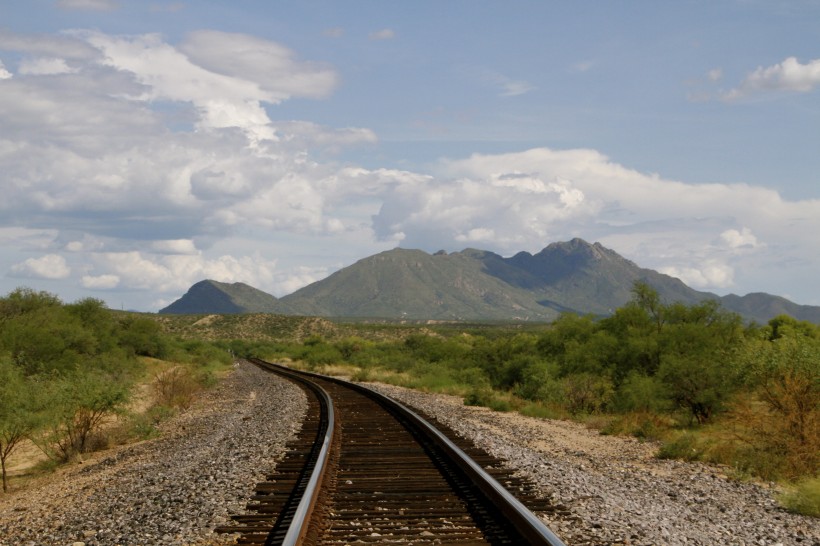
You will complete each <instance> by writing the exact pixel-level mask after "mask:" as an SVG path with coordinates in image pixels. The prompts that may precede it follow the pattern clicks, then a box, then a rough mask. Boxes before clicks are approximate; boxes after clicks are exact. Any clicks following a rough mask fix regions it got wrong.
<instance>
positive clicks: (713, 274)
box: [658, 260, 734, 290]
mask: <svg viewBox="0 0 820 546" xmlns="http://www.w3.org/2000/svg"><path fill="white" fill-rule="evenodd" d="M658 271H660V272H661V273H665V274H667V275H670V276H672V277H677V278H679V279H680V280H682V281H683V282H684V283H686V284H687V285H689V286H691V287H692V288H696V289H699V290H710V289H711V290H713V289H721V288H729V287H731V286H732V285H733V284H734V270H733V269H732V268H731V267H730V266H729V265H727V264H724V263H720V262H718V261H715V260H709V261H708V262H707V263H705V264H703V265H701V266H700V267H661V268H659V269H658Z"/></svg>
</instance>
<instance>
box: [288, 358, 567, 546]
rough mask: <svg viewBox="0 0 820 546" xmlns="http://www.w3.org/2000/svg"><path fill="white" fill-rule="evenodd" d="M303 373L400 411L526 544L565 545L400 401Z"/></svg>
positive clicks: (334, 379) (355, 386)
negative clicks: (484, 497)
mask: <svg viewBox="0 0 820 546" xmlns="http://www.w3.org/2000/svg"><path fill="white" fill-rule="evenodd" d="M304 373H306V374H308V375H312V376H316V377H320V378H322V379H324V380H326V381H332V382H334V383H337V384H340V385H344V386H346V387H348V388H352V389H355V390H357V391H359V392H362V393H365V394H366V395H367V396H369V397H371V398H374V399H377V400H378V401H379V403H380V404H382V405H384V406H389V407H391V408H394V409H395V410H396V411H398V412H399V413H401V414H402V416H403V417H405V418H406V419H408V420H409V421H411V422H412V423H413V424H414V425H415V426H417V427H419V429H420V430H422V431H423V432H424V433H425V435H426V436H427V437H428V438H429V439H430V440H432V441H433V442H434V443H435V444H436V445H438V446H439V447H441V448H442V449H443V450H444V451H445V452H447V454H448V455H450V456H451V457H452V458H453V459H454V460H455V461H456V462H457V464H458V466H459V468H461V470H462V471H464V472H465V473H466V474H467V475H468V476H469V477H470V478H471V479H472V480H473V482H474V483H475V484H476V485H477V486H478V487H479V489H481V491H482V492H483V493H484V494H485V495H486V496H487V498H488V499H490V500H491V501H492V503H493V504H494V505H495V507H496V508H497V509H498V510H499V511H500V512H501V513H502V514H504V515H505V516H506V517H507V518H508V519H509V520H510V521H511V522H512V523H513V525H514V526H515V527H516V529H517V530H518V531H519V532H520V533H521V534H522V535H523V536H524V538H526V539H527V540H528V541H529V543H530V544H532V545H542V546H566V545H565V544H564V542H563V541H562V540H561V539H560V538H558V536H557V535H556V534H555V533H553V532H552V530H551V529H550V528H549V527H547V525H546V524H544V522H543V521H541V519H540V518H539V517H538V516H536V515H535V514H533V513H532V512H531V511H530V510H529V509H528V508H527V507H526V506H524V505H523V504H522V503H521V501H519V500H518V499H517V498H515V496H513V495H512V494H511V493H510V492H509V491H507V489H506V488H505V487H504V486H503V485H501V484H500V483H498V481H497V480H496V479H495V478H493V477H492V476H491V475H490V474H488V473H487V471H485V470H484V469H483V468H481V466H479V465H478V464H477V463H476V462H475V461H473V460H472V459H471V458H470V457H469V456H468V455H467V454H466V453H464V451H463V450H462V449H461V448H460V447H458V446H457V445H456V444H454V443H453V442H452V441H451V440H450V439H449V438H448V437H447V436H445V435H444V434H442V433H441V431H439V430H438V429H437V428H436V427H434V426H433V425H431V424H430V423H429V422H428V421H427V420H425V419H424V418H422V417H421V416H420V415H419V414H417V413H416V412H414V411H413V410H411V409H410V408H408V407H407V406H405V405H404V404H402V403H401V402H399V401H397V400H394V399H393V398H390V397H389V396H386V395H384V394H382V393H380V392H377V391H374V390H372V389H369V388H367V387H365V386H362V385H357V384H355V383H350V382H347V381H344V380H342V379H338V378H335V377H328V376H323V375H320V374H313V373H310V372H304Z"/></svg>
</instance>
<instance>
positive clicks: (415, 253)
mask: <svg viewBox="0 0 820 546" xmlns="http://www.w3.org/2000/svg"><path fill="white" fill-rule="evenodd" d="M476 252H478V251H476ZM485 254H489V253H485ZM281 301H282V303H285V304H287V305H288V306H289V307H290V308H291V309H294V310H296V311H297V312H298V313H301V314H317V315H323V316H348V317H387V318H412V319H442V320H466V319H487V320H493V319H494V320H499V319H503V320H510V319H538V320H548V319H551V318H553V317H554V316H556V313H555V311H554V310H551V309H549V308H546V307H544V306H541V305H539V304H538V303H537V302H535V301H534V299H533V298H532V295H531V294H529V293H528V291H527V290H525V289H521V288H518V287H514V286H510V285H509V284H508V283H506V282H505V281H504V280H503V279H499V278H496V277H493V276H491V275H487V274H486V273H485V272H484V271H483V264H482V262H481V260H477V259H475V257H474V256H473V255H472V254H471V251H465V252H462V253H455V254H449V255H448V254H434V255H430V254H427V253H426V252H423V251H420V250H405V249H395V250H390V251H387V252H382V253H380V254H376V255H375V256H371V257H369V258H365V259H363V260H360V261H358V262H356V263H355V264H353V265H351V266H349V267H346V268H344V269H342V270H340V271H337V272H336V273H334V274H332V275H330V276H329V277H328V278H326V279H324V280H321V281H318V282H315V283H313V284H311V285H309V286H306V287H304V288H302V289H300V290H297V291H296V292H294V293H293V294H290V295H289V296H285V297H283V298H282V299H281Z"/></svg>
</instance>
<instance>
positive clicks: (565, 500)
mask: <svg viewBox="0 0 820 546" xmlns="http://www.w3.org/2000/svg"><path fill="white" fill-rule="evenodd" d="M368 386H371V387H372V388H375V389H376V390H379V391H381V392H383V393H384V394H387V395H389V396H391V397H393V398H395V399H397V400H400V401H402V402H404V403H405V404H407V405H408V406H411V407H414V408H418V409H419V410H421V411H424V412H425V413H427V414H428V415H431V416H433V417H435V418H436V419H438V420H439V421H441V422H442V423H445V424H446V425H447V426H449V427H450V428H452V429H453V430H454V431H456V432H457V433H458V434H460V435H462V436H465V437H468V438H471V439H472V440H473V441H474V442H475V443H476V444H477V445H479V446H480V447H482V448H484V449H485V450H486V451H488V452H489V453H491V454H492V455H495V456H497V457H500V458H502V459H505V460H506V461H507V464H508V466H510V467H512V468H514V469H516V471H517V472H518V473H520V474H522V475H525V476H527V477H529V478H530V480H532V481H533V482H534V483H536V484H537V485H538V486H539V488H540V490H541V491H542V492H543V494H544V495H545V496H546V497H548V498H551V499H553V500H554V501H555V502H556V503H559V504H562V505H564V506H565V507H566V508H567V509H568V510H569V513H570V514H571V515H570V516H568V517H567V516H560V517H558V516H556V517H554V519H550V516H546V515H545V516H544V518H545V520H546V522H547V524H548V525H549V526H550V528H551V529H552V530H553V531H554V532H555V533H556V534H558V536H560V537H561V538H562V539H563V540H564V541H565V542H567V543H568V544H632V545H638V544H642V545H643V544H647V545H648V544H653V545H655V544H656V545H661V544H663V545H707V544H710V545H711V544H715V545H783V546H786V545H812V546H820V520H818V519H816V518H810V517H804V516H798V515H794V514H790V513H788V512H786V511H784V510H782V509H781V508H779V507H778V505H777V502H776V500H775V493H776V492H775V491H774V489H773V488H772V487H767V486H764V485H759V484H752V483H741V482H737V481H733V480H730V479H728V478H727V477H726V476H724V475H723V474H722V473H721V472H720V470H719V469H717V468H715V467H711V466H707V465H704V464H700V463H687V462H680V461H666V460H659V459H655V458H654V457H653V456H654V453H655V451H656V449H657V446H656V445H653V444H652V443H646V442H640V441H638V440H636V439H634V438H624V437H612V436H603V435H600V434H598V433H597V432H595V431H592V430H589V429H587V428H586V427H584V426H582V425H579V424H577V423H572V422H567V421H553V420H547V419H535V418H529V417H524V416H521V415H517V414H513V413H499V412H494V411H491V410H488V409H487V408H477V407H469V406H464V405H463V403H462V401H461V398H458V397H455V396H446V395H430V394H425V393H420V392H416V391H412V390H409V389H403V388H400V387H394V386H390V385H381V384H379V385H375V384H368Z"/></svg>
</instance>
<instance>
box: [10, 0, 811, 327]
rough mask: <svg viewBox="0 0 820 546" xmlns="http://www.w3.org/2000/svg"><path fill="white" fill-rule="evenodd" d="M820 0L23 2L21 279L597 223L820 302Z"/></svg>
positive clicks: (55, 282) (14, 99)
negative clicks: (628, 0)
mask: <svg viewBox="0 0 820 546" xmlns="http://www.w3.org/2000/svg"><path fill="white" fill-rule="evenodd" d="M818 37H820V0H791V1H789V0H782V1H768V0H703V1H700V0H677V1H657V0H651V1H648V0H647V1H644V0H635V1H630V2H621V1H613V2H599V1H588V0H578V1H572V2H557V1H556V2H551V1H542V0H531V1H525V0H510V1H507V2H492V1H476V0H469V1H468V0H449V1H440V0H437V1H432V0H416V1H413V2H394V1H384V0H372V1H365V0H349V1H345V2H339V1H337V0H323V1H314V0H302V1H296V0H293V1H286V0H280V1H270V0H241V1H237V0H231V1H228V0H224V1H216V0H197V1H196V2H193V1H178V2H177V1H174V2H168V1H161V0H155V1H131V0H48V1H46V0H27V1H26V2H11V1H2V2H0V295H6V294H8V293H10V292H11V291H13V290H15V289H16V288H20V287H26V288H31V289H34V290H38V291H39V290H42V291H47V292H49V293H52V294H55V295H57V296H59V297H60V298H61V299H62V300H63V301H65V302H67V303H68V302H73V301H77V300H80V299H83V298H89V297H91V298H96V299H100V300H103V301H104V302H106V304H107V305H108V306H109V307H111V308H115V309H120V308H122V309H133V310H138V311H148V312H155V311H157V310H159V309H160V308H162V307H164V306H166V305H168V304H170V303H171V302H173V301H175V300H176V299H177V298H179V297H180V296H182V295H183V294H184V293H185V292H186V291H187V289H188V288H189V287H190V286H191V285H192V284H194V283H196V282H198V281H200V280H203V279H213V280H217V281H222V282H244V283H247V284H250V285H252V286H254V287H256V288H259V289H261V290H264V291H266V292H269V293H271V294H273V295H275V296H278V297H281V296H284V295H287V294H290V293H292V292H293V291H295V290H297V289H298V288H301V287H303V286H306V285H307V284H310V283H312V282H315V281H318V280H321V279H323V278H325V277H327V276H328V275H330V274H331V273H333V272H334V271H337V270H338V269H341V268H343V267H346V266H349V265H352V264H353V263H355V262H356V261H358V260H360V259H362V258H365V257H368V256H371V255H373V254H376V253H379V252H382V251H386V250H390V249H393V248H397V247H401V248H417V249H421V250H425V251H427V252H430V253H433V252H437V251H439V250H445V251H447V252H456V251H460V250H463V249H466V248H477V249H481V250H489V251H493V252H496V253H498V254H501V255H502V256H512V255H514V254H516V253H518V252H520V251H526V252H531V253H536V252H538V251H540V250H541V249H543V248H544V247H546V246H547V245H549V244H550V243H553V242H558V241H567V240H570V239H572V238H575V237H580V238H583V239H585V240H587V241H589V242H600V243H601V244H602V245H604V246H605V247H607V248H611V249H612V250H614V251H616V252H618V253H619V254H621V255H622V256H624V257H626V258H628V259H630V260H632V261H633V262H635V263H636V264H638V265H640V266H641V267H647V268H651V269H655V270H658V271H661V272H663V273H667V274H669V275H673V276H676V277H678V278H680V279H682V280H683V281H684V282H686V283H687V284H688V285H689V286H691V287H693V288H695V289H698V290H704V291H710V292H714V293H716V294H720V295H725V294H729V293H734V294H739V295H744V294H747V293H751V292H768V293H770V294H775V295H780V296H784V297H787V298H789V299H791V300H792V301H795V302H797V303H801V304H807V305H820V283H818V278H820V39H818Z"/></svg>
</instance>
